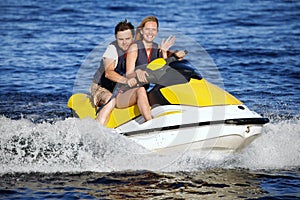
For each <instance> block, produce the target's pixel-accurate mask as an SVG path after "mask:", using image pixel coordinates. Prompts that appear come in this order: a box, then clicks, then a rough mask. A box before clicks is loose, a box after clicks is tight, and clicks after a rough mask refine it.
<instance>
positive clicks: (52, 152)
mask: <svg viewBox="0 0 300 200" xmlns="http://www.w3.org/2000/svg"><path fill="white" fill-rule="evenodd" d="M299 123H300V121H299V120H297V119H293V120H284V121H280V122H276V123H270V124H267V125H266V126H265V127H264V129H263V134H262V136H261V137H260V138H258V139H256V140H255V141H254V142H253V143H252V144H251V145H250V146H249V147H247V148H246V149H245V150H244V151H243V152H241V153H238V154H229V155H224V154H205V155H203V154H201V153H197V152H188V151H187V152H183V153H180V154H173V155H169V156H162V155H157V154H154V153H151V152H149V151H148V150H146V149H144V148H143V147H141V146H139V145H138V144H136V143H134V142H133V141H132V140H130V139H129V138H127V137H125V136H123V135H119V134H117V133H115V132H114V131H113V130H111V129H107V128H105V127H102V126H100V125H99V124H98V123H96V122H95V121H94V120H92V119H84V120H80V119H77V118H68V119H65V120H61V121H57V122H56V123H54V124H51V123H33V122H31V121H29V120H26V119H20V120H12V119H9V118H5V117H1V118H0V130H1V138H0V146H1V148H0V160H1V165H2V167H1V170H0V173H12V172H46V173H53V172H82V171H95V172H108V171H122V170H144V169H146V170H152V171H172V172H176V171H193V170H200V169H207V168H216V167H217V168H240V167H242V168H249V169H253V170H256V169H274V168H276V169H277V168H289V167H295V166H299V165H300V154H299V151H300V148H299V142H300V134H299V132H300V130H299V128H298V127H299Z"/></svg>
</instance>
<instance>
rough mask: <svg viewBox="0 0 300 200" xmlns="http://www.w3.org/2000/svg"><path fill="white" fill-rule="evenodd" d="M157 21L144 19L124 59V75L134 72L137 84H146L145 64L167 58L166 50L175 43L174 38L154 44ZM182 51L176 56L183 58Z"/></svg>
mask: <svg viewBox="0 0 300 200" xmlns="http://www.w3.org/2000/svg"><path fill="white" fill-rule="evenodd" d="M158 26H159V23H158V19H157V18H156V17H155V16H148V17H146V18H144V19H143V20H142V22H141V24H140V25H139V26H138V27H137V30H136V38H135V40H136V42H135V43H133V44H132V45H131V46H130V47H129V49H128V53H127V57H126V75H129V74H132V73H133V72H134V71H135V72H136V76H137V78H138V81H139V82H143V83H147V82H148V81H147V76H148V74H147V72H146V71H144V70H145V68H146V66H147V64H148V63H150V62H151V61H153V60H155V59H157V58H165V59H166V58H167V57H168V50H169V48H170V47H171V46H173V44H174V42H175V37H174V36H169V38H168V39H167V40H164V39H163V40H162V42H161V45H160V46H159V45H158V44H157V43H155V42H154V39H155V38H156V36H157V34H158ZM184 55H185V53H184V51H179V52H177V53H176V56H177V57H179V58H182V57H184Z"/></svg>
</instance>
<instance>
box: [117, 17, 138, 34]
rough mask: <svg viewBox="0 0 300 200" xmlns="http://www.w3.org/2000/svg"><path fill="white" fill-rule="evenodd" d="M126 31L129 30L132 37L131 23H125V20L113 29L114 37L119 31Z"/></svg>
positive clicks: (132, 27)
mask: <svg viewBox="0 0 300 200" xmlns="http://www.w3.org/2000/svg"><path fill="white" fill-rule="evenodd" d="M128 29H129V30H131V32H132V36H133V37H134V26H133V25H132V24H131V22H127V19H125V20H124V21H121V22H119V23H118V24H117V26H116V27H115V36H116V35H117V33H118V32H119V31H126V30H128Z"/></svg>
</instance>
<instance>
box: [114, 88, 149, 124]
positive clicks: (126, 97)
mask: <svg viewBox="0 0 300 200" xmlns="http://www.w3.org/2000/svg"><path fill="white" fill-rule="evenodd" d="M134 104H137V106H138V108H139V111H140V113H141V114H142V116H143V117H144V119H145V120H146V121H148V120H150V119H152V117H151V112H150V105H149V101H148V97H147V92H146V90H145V88H144V87H138V88H133V89H131V90H128V91H126V92H124V93H121V94H119V95H118V96H117V98H116V107H117V108H127V107H130V106H132V105H134Z"/></svg>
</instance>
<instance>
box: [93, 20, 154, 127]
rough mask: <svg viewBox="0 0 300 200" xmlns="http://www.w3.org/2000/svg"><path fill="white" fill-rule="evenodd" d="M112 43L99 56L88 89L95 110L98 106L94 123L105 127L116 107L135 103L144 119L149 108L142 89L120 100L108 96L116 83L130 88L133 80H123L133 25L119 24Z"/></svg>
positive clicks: (124, 94) (125, 94) (134, 90)
mask: <svg viewBox="0 0 300 200" xmlns="http://www.w3.org/2000/svg"><path fill="white" fill-rule="evenodd" d="M115 37H116V40H115V41H114V42H112V43H111V44H110V45H109V46H108V47H107V49H106V51H105V52H104V54H103V57H102V60H101V65H100V67H99V69H98V70H97V72H96V73H95V75H94V79H93V83H92V86H91V88H90V93H91V97H92V98H91V99H92V102H93V104H94V105H95V107H96V108H98V107H102V108H101V109H100V111H99V114H98V116H97V118H96V120H97V121H98V122H99V123H100V124H101V125H106V124H107V122H108V120H109V116H110V113H111V111H112V110H113V108H114V107H115V106H116V107H118V108H126V107H129V106H132V105H134V104H138V108H139V110H140V112H141V114H142V115H143V117H144V118H145V121H147V120H150V119H151V114H150V105H149V102H148V97H147V93H146V90H145V89H144V88H143V87H138V88H132V89H130V90H128V91H126V92H124V93H122V97H121V98H119V97H118V96H120V95H118V96H116V98H114V97H113V98H111V97H112V92H113V90H114V88H115V86H116V83H121V84H127V85H129V87H133V86H134V85H135V84H136V80H135V78H126V76H125V75H126V60H125V59H126V51H127V49H128V48H129V46H130V45H131V43H132V42H133V38H134V26H133V25H132V24H131V23H130V22H127V20H125V21H122V22H119V23H118V24H117V26H116V27H115Z"/></svg>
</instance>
